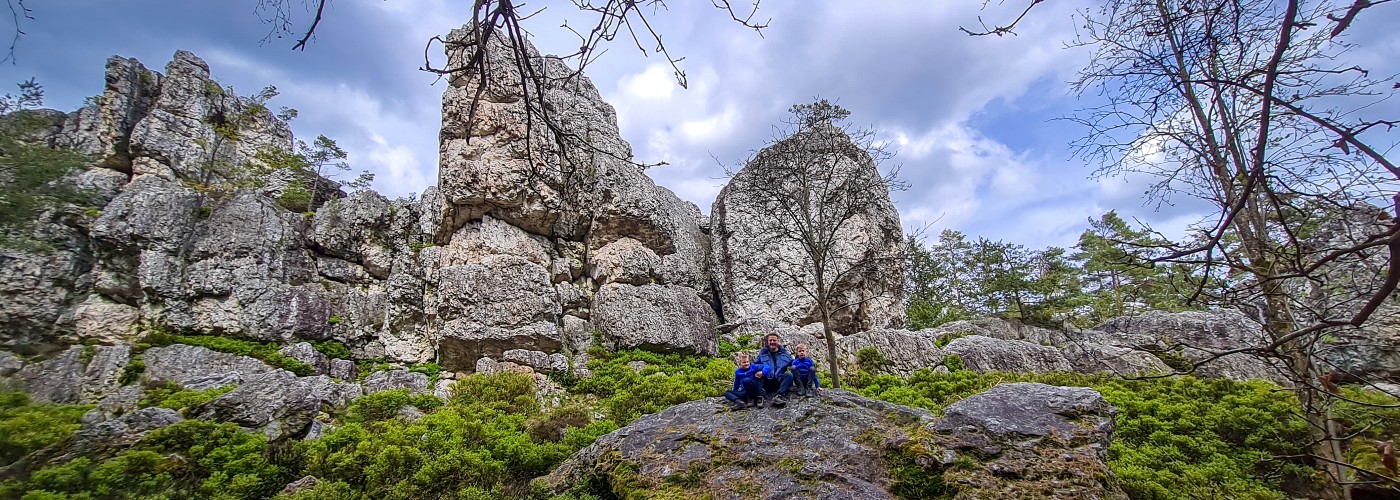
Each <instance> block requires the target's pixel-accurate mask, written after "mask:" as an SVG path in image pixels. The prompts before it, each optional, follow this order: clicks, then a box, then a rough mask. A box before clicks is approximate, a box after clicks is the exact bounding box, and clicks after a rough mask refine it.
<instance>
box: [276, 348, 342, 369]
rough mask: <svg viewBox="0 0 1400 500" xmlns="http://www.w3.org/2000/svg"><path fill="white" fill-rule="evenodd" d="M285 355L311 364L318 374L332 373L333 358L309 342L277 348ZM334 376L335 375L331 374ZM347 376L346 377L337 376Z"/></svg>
mask: <svg viewBox="0 0 1400 500" xmlns="http://www.w3.org/2000/svg"><path fill="white" fill-rule="evenodd" d="M277 352H278V353H280V354H282V355H283V356H286V357H289V358H292V359H295V360H297V361H300V362H302V363H306V364H308V365H311V367H312V368H315V369H316V374H317V375H331V359H330V358H329V357H326V355H325V354H321V351H317V350H316V348H315V347H314V346H312V345H311V344H310V343H307V342H297V343H295V344H292V345H289V346H284V347H282V348H281V349H278V350H277ZM331 376H332V377H334V376H335V375H331ZM336 378H345V377H336Z"/></svg>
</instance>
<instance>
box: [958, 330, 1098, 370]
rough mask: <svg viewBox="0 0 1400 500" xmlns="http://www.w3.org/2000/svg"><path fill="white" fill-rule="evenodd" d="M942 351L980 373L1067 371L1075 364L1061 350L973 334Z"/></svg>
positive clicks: (1072, 368)
mask: <svg viewBox="0 0 1400 500" xmlns="http://www.w3.org/2000/svg"><path fill="white" fill-rule="evenodd" d="M943 352H945V353H948V354H957V355H958V357H960V358H962V362H963V366H964V367H966V368H967V369H969V370H973V371H976V372H978V373H986V372H991V371H999V372H1034V373H1046V372H1068V371H1074V365H1073V364H1070V362H1069V360H1067V359H1065V356H1064V355H1063V354H1060V350H1059V349H1056V348H1054V347H1051V346H1043V345H1040V344H1033V343H1030V342H1026V341H1023V340H1002V339H994V338H991V337H983V336H981V335H971V336H967V337H962V338H959V339H956V340H954V341H952V342H949V343H948V345H947V346H944V347H943Z"/></svg>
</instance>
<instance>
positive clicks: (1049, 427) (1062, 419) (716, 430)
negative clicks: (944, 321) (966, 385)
mask: <svg viewBox="0 0 1400 500" xmlns="http://www.w3.org/2000/svg"><path fill="white" fill-rule="evenodd" d="M1034 385H1036V386H1038V387H1033V388H1028V389H1027V388H1021V387H1012V388H1010V390H1007V389H1000V390H998V389H994V391H995V392H991V391H989V392H991V394H990V395H989V396H987V397H984V398H981V399H978V400H976V401H973V402H972V403H969V404H967V405H964V406H963V407H960V408H959V410H958V411H956V412H954V413H953V414H951V415H950V416H949V417H945V418H944V419H936V418H935V417H933V415H932V414H930V413H929V412H927V411H924V410H917V409H912V408H907V407H903V406H899V405H895V404H890V403H886V402H883V401H875V400H871V399H866V398H863V397H860V396H857V395H855V394H852V393H849V392H845V391H840V390H831V391H827V392H825V393H823V395H822V396H821V397H817V398H812V399H806V400H795V401H794V402H793V403H791V404H789V405H788V406H786V407H785V408H782V409H770V410H763V411H744V412H730V411H728V410H726V409H722V406H721V404H720V401H721V400H719V399H717V398H711V399H707V400H700V401H692V402H689V403H683V404H680V405H676V406H673V407H671V408H667V409H665V410H662V411H661V412H658V413H654V414H651V415H646V416H643V417H642V418H640V419H638V420H637V421H636V422H633V423H632V424H631V425H629V426H627V427H624V428H622V429H619V430H617V431H615V432H613V433H611V434H608V435H606V436H603V437H601V438H599V439H598V440H597V441H595V442H594V443H593V444H591V445H589V446H587V447H585V448H584V449H582V450H580V451H579V452H578V453H576V454H574V456H572V457H570V458H569V459H567V460H565V461H564V462H563V463H562V464H560V466H559V467H557V468H556V469H555V470H554V471H553V472H552V473H550V474H549V475H548V476H545V477H543V478H541V479H538V480H537V483H538V486H540V487H542V488H543V489H545V490H550V491H556V492H557V491H562V490H565V489H569V488H571V487H575V486H577V485H593V488H594V490H595V491H592V492H591V493H593V494H595V495H598V496H601V497H617V498H625V497H632V496H638V497H652V496H670V497H677V498H680V497H685V496H690V495H694V496H697V497H698V496H706V497H714V498H748V497H751V496H753V495H754V493H753V492H759V493H758V495H759V496H761V497H763V498H861V499H866V498H950V497H954V495H956V498H1005V497H1006V496H1004V495H998V494H997V493H998V492H1015V493H1016V494H1013V495H1011V497H1019V498H1115V499H1116V498H1126V496H1125V495H1123V493H1122V492H1121V491H1119V490H1117V489H1116V488H1114V487H1112V486H1111V485H1112V484H1113V483H1112V481H1111V480H1110V476H1109V475H1108V474H1109V473H1108V468H1107V466H1106V465H1105V464H1104V462H1103V458H1102V455H1101V452H1102V451H1104V450H1106V449H1107V447H1108V443H1109V438H1110V436H1111V433H1112V430H1113V421H1112V415H1113V411H1114V410H1113V408H1112V407H1110V406H1108V405H1107V404H1105V403H1103V399H1102V398H1101V397H1098V394H1097V393H1095V392H1094V391H1092V390H1088V389H1074V388H1059V387H1050V386H1040V385H1039V384H1034ZM1008 394H1010V395H1013V396H1014V395H1021V396H1024V397H1025V401H1026V404H1025V405H1024V406H1023V407H1016V406H1015V405H1014V404H1008V403H1009V402H1010V403H1014V402H1015V400H1008V399H1006V398H1007V397H1008ZM977 397H978V396H974V398H977ZM971 399H972V398H969V400H971ZM998 418H1008V419H1010V418H1018V419H1021V420H1022V421H1023V422H1022V423H1018V424H1007V423H1003V422H1000V421H999V420H998ZM978 438H981V439H978ZM999 471H1013V472H1018V473H1020V474H1001V475H1000V476H997V475H996V474H998V473H999ZM930 476H931V477H930ZM901 477H904V478H909V477H919V478H921V480H920V481H919V484H912V483H908V482H901V480H900V478H901ZM939 479H941V481H940V480H939ZM989 479H995V481H991V482H989ZM998 488H1000V489H998Z"/></svg>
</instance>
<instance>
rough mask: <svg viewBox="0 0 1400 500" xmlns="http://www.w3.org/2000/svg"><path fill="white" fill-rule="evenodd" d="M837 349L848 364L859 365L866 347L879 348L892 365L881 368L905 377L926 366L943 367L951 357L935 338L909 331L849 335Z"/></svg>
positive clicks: (837, 344) (838, 343)
mask: <svg viewBox="0 0 1400 500" xmlns="http://www.w3.org/2000/svg"><path fill="white" fill-rule="evenodd" d="M836 348H837V352H838V353H839V354H840V356H841V362H842V363H844V366H847V367H855V366H856V364H857V363H856V353H859V352H860V351H861V350H862V349H867V348H869V349H875V352H878V353H880V355H881V356H882V357H884V358H885V359H886V360H887V361H889V365H887V366H883V367H879V368H878V369H879V370H881V371H884V372H886V373H892V374H895V375H899V376H904V377H907V376H909V375H910V374H912V373H914V372H916V371H919V370H920V369H923V368H936V367H939V366H942V365H943V359H944V357H945V356H947V355H946V354H945V353H944V352H943V350H942V349H939V348H938V345H937V344H936V343H935V338H934V337H931V336H927V335H922V334H919V333H914V332H911V331H909V330H873V331H868V332H861V333H857V334H855V335H847V336H845V337H843V338H842V339H841V340H840V341H838V342H837V343H836Z"/></svg>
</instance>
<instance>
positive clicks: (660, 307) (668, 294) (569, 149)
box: [430, 29, 716, 371]
mask: <svg viewBox="0 0 1400 500" xmlns="http://www.w3.org/2000/svg"><path fill="white" fill-rule="evenodd" d="M467 36H469V34H468V30H466V29H461V30H454V31H453V32H452V33H451V34H449V35H448V37H446V38H447V40H449V43H447V44H446V48H447V58H448V61H449V62H448V64H453V65H462V64H465V63H466V61H467V59H468V58H469V57H472V51H467V50H463V46H462V45H460V44H457V43H455V42H454V41H461V40H463V39H464V38H465V37H467ZM484 48H485V56H486V58H487V59H488V61H489V64H493V65H496V64H499V65H501V66H499V67H510V68H514V67H517V65H516V63H517V62H519V63H520V64H522V65H527V66H530V67H532V68H533V70H534V71H535V72H537V73H538V74H542V75H545V81H546V83H545V84H544V85H543V86H542V87H541V88H535V89H534V90H533V91H532V92H536V94H534V95H537V96H540V97H542V98H543V99H544V101H545V102H544V106H543V107H540V106H538V101H535V100H533V99H527V98H525V97H526V96H525V94H524V89H523V88H522V87H521V85H522V84H525V83H527V82H522V81H521V80H520V78H519V76H518V75H517V74H516V73H515V72H513V71H496V72H492V73H491V77H490V79H488V80H486V81H480V80H478V79H477V78H476V74H475V73H471V72H464V73H461V74H457V75H454V76H453V78H452V79H451V80H450V81H449V86H448V88H447V89H446V90H445V91H444V92H443V126H442V134H441V149H440V153H441V168H440V169H439V180H440V184H441V189H440V191H439V193H440V199H441V200H442V202H443V203H444V206H443V209H442V211H443V218H442V225H441V227H440V228H439V231H438V235H437V238H436V243H439V244H442V248H443V252H442V257H441V259H442V260H441V262H440V266H439V269H438V271H437V272H436V275H435V276H434V277H433V280H434V281H435V283H436V294H435V295H434V297H433V298H432V300H431V304H430V307H434V312H435V314H436V316H435V320H436V322H435V323H433V324H434V328H435V329H436V330H437V333H436V335H435V337H436V338H438V339H440V341H439V343H438V345H437V349H438V359H439V360H440V363H442V364H443V365H444V367H448V368H449V369H454V370H466V371H470V370H471V369H472V367H473V365H474V363H475V362H476V361H477V360H478V359H481V358H493V359H497V358H500V357H501V355H502V354H503V353H504V352H505V351H507V350H512V349H521V350H526V351H536V352H541V353H544V354H546V355H548V354H557V353H559V352H560V351H562V350H564V347H565V345H566V344H567V345H568V347H570V348H573V349H582V348H585V347H587V345H588V344H589V343H590V342H591V340H592V334H591V332H592V330H593V329H595V328H596V329H597V330H600V331H603V332H604V334H605V340H606V341H607V342H608V343H609V344H610V345H615V346H619V347H642V348H653V349H659V350H678V351H688V352H700V353H714V352H716V347H715V345H716V341H715V336H714V333H713V313H712V312H711V308H710V306H709V305H708V304H707V303H706V299H707V298H708V297H709V296H710V293H709V279H708V277H707V275H706V270H705V265H706V259H707V255H708V250H709V247H708V244H709V242H708V239H707V237H706V236H705V234H704V232H703V231H702V230H701V228H700V220H701V215H700V210H699V208H698V207H696V206H695V205H693V204H691V203H688V202H686V201H683V200H681V199H680V198H679V197H677V196H676V195H675V194H674V193H672V192H671V191H669V190H667V189H665V188H663V187H659V186H657V185H656V183H655V182H653V181H652V180H651V179H650V178H648V177H647V176H646V174H645V173H644V172H643V169H642V167H641V166H639V165H637V164H635V163H633V162H632V153H631V148H630V146H629V145H628V144H627V142H626V141H624V140H622V138H621V136H620V135H619V132H618V127H617V117H616V113H615V112H614V111H613V109H612V107H611V106H610V105H608V104H607V103H605V102H603V100H602V98H601V96H600V94H599V93H598V90H597V88H596V87H594V86H593V84H592V83H591V82H590V81H589V80H588V78H586V77H584V76H582V75H579V74H576V73H575V72H574V71H573V70H571V69H570V68H568V67H567V66H565V65H564V64H563V63H562V62H561V61H560V60H559V59H558V58H554V57H548V56H545V57H542V56H540V55H539V54H538V52H537V51H536V50H535V48H534V47H533V46H530V45H529V44H528V42H526V45H525V46H524V47H520V48H519V49H520V50H518V51H517V50H515V48H514V47H513V46H512V42H509V41H507V40H506V39H504V38H501V37H493V38H491V39H490V40H488V41H487V44H486V46H485V47H484ZM522 57H523V58H524V60H518V59H520V58H522ZM528 83H529V85H530V86H531V87H534V86H535V83H534V82H528ZM478 97H479V98H480V100H479V101H478V100H476V99H477V98H478ZM473 113H474V114H473ZM546 113H547V116H546ZM546 120H549V121H550V123H552V124H553V125H554V126H557V128H555V129H551V127H548V126H545V125H543V124H544V123H546ZM531 123H533V126H530V125H529V124H531ZM556 131H562V132H564V133H562V134H558V133H556ZM623 311H626V314H622V312H623ZM632 316H639V317H632Z"/></svg>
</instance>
